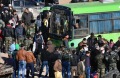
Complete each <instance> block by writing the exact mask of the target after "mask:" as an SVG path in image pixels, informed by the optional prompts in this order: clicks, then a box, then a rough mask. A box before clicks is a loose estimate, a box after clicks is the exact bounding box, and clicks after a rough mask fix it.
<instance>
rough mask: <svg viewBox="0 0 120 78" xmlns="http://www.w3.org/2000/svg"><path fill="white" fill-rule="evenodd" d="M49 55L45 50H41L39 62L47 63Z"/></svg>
mask: <svg viewBox="0 0 120 78" xmlns="http://www.w3.org/2000/svg"><path fill="white" fill-rule="evenodd" d="M49 56H50V53H49V52H48V51H46V50H43V51H42V52H41V60H42V61H48V60H49Z"/></svg>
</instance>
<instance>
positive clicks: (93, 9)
mask: <svg viewBox="0 0 120 78" xmlns="http://www.w3.org/2000/svg"><path fill="white" fill-rule="evenodd" d="M64 6H67V7H69V8H71V10H72V11H73V14H86V13H99V12H111V11H119V10H120V0H115V2H112V3H101V2H99V1H97V2H84V3H70V4H65V5H64Z"/></svg>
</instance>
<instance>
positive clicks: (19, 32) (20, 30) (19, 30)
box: [15, 21, 25, 44]
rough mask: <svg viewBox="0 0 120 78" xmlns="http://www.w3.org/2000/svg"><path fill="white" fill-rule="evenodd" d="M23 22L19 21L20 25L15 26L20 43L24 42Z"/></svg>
mask: <svg viewBox="0 0 120 78" xmlns="http://www.w3.org/2000/svg"><path fill="white" fill-rule="evenodd" d="M23 24H24V23H22V22H21V21H19V24H18V26H17V27H16V28H15V37H16V39H17V40H18V43H19V44H23V41H24V36H25V29H24V27H23Z"/></svg>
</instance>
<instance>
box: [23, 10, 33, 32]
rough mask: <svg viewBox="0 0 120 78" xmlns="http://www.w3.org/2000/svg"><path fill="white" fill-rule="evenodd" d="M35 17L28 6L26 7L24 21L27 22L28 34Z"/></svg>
mask: <svg viewBox="0 0 120 78" xmlns="http://www.w3.org/2000/svg"><path fill="white" fill-rule="evenodd" d="M33 19H34V17H33V13H32V12H30V11H29V9H28V8H26V9H25V11H24V13H23V14H22V21H23V22H24V23H25V29H26V31H27V33H26V34H30V28H31V21H32V20H33Z"/></svg>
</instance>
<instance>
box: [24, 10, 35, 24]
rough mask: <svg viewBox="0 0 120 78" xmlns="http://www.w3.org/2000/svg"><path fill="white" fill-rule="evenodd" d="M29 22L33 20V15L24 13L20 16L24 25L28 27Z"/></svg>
mask: <svg viewBox="0 0 120 78" xmlns="http://www.w3.org/2000/svg"><path fill="white" fill-rule="evenodd" d="M31 20H33V14H32V12H29V13H26V12H24V13H23V15H22V21H23V22H24V23H25V25H28V26H30V25H31Z"/></svg>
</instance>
